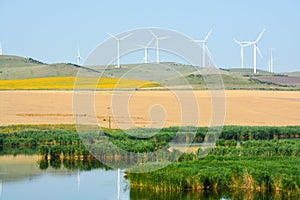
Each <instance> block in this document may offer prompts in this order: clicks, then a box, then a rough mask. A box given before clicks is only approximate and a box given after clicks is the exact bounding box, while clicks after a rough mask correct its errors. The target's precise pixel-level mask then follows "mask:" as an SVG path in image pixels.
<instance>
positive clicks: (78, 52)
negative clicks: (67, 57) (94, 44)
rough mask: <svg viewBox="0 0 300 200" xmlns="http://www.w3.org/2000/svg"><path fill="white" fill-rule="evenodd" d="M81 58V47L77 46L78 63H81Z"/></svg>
mask: <svg viewBox="0 0 300 200" xmlns="http://www.w3.org/2000/svg"><path fill="white" fill-rule="evenodd" d="M80 60H81V56H80V51H79V48H77V65H80Z"/></svg>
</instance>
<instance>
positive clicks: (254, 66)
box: [242, 29, 266, 74]
mask: <svg viewBox="0 0 300 200" xmlns="http://www.w3.org/2000/svg"><path fill="white" fill-rule="evenodd" d="M265 31H266V29H264V30H262V32H261V33H260V34H259V35H258V37H257V39H256V40H255V41H254V42H242V44H249V45H251V44H253V51H254V52H253V59H254V60H253V72H254V74H256V51H257V52H258V54H259V55H260V57H262V54H261V52H260V50H259V48H258V46H257V42H258V41H259V39H260V38H261V36H262V35H263V33H264V32H265Z"/></svg>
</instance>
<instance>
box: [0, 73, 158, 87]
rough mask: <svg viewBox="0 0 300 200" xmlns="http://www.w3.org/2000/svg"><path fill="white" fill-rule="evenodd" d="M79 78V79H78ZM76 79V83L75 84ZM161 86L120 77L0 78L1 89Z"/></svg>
mask: <svg viewBox="0 0 300 200" xmlns="http://www.w3.org/2000/svg"><path fill="white" fill-rule="evenodd" d="M76 79H77V80H76ZM75 81H76V83H77V84H76V85H75ZM158 86H161V85H160V84H159V83H156V82H149V81H144V80H136V79H120V78H100V79H98V78H81V77H73V76H66V77H47V78H32V79H17V80H0V90H27V89H33V90H36V89H59V90H62V89H73V88H76V89H93V88H97V89H113V88H147V87H158Z"/></svg>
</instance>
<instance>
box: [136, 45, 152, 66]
mask: <svg viewBox="0 0 300 200" xmlns="http://www.w3.org/2000/svg"><path fill="white" fill-rule="evenodd" d="M152 41H153V39H152V40H150V41H149V42H148V43H147V44H146V45H137V46H138V47H142V48H144V52H145V55H144V63H148V47H149V46H150V44H151V43H152Z"/></svg>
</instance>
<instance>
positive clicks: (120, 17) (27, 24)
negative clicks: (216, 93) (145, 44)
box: [0, 0, 300, 71]
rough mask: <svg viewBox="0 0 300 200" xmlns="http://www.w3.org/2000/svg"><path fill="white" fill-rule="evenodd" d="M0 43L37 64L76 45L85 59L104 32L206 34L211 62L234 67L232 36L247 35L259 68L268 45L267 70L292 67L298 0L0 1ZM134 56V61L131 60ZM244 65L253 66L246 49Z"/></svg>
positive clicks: (71, 54)
mask: <svg viewBox="0 0 300 200" xmlns="http://www.w3.org/2000/svg"><path fill="white" fill-rule="evenodd" d="M0 24H1V26H0V41H1V42H2V47H3V51H4V53H5V54H13V55H20V56H24V57H33V58H36V59H39V60H41V61H43V62H47V63H54V62H73V63H76V54H77V46H79V47H80V51H81V55H82V57H83V58H86V57H87V56H88V54H89V52H90V51H91V50H93V49H94V48H95V47H96V46H97V45H98V44H99V43H100V42H101V41H103V40H105V39H107V38H108V36H107V34H106V32H111V33H113V34H117V33H120V32H124V31H127V30H131V29H134V28H139V27H160V28H167V29H172V30H175V31H179V32H181V33H183V34H185V35H187V36H189V37H192V38H194V39H203V37H204V36H205V35H206V34H207V32H208V31H209V30H210V29H212V30H213V32H212V34H211V37H210V38H209V40H208V42H207V44H208V47H209V49H210V51H211V53H212V58H213V60H214V61H215V63H216V65H217V66H218V67H223V68H226V67H239V66H240V58H239V53H240V48H239V46H238V45H237V44H236V43H235V42H234V41H233V38H237V39H239V40H255V39H256V37H257V35H258V34H259V33H260V31H261V30H262V29H263V28H266V32H265V34H264V35H263V37H262V38H261V40H260V42H259V47H260V49H261V51H262V53H263V55H264V58H263V59H260V58H258V62H257V63H258V68H260V69H267V60H268V58H269V48H274V70H275V71H296V70H300V65H299V47H300V39H299V37H300V26H299V24H300V1H298V0H285V1H283V0H282V1H279V0H265V1H261V0H251V1H237V0H235V1H234V0H227V1H221V0H218V1H217V0H209V1H197V0H194V1H185V2H183V1H178V3H177V2H176V1H158V0H151V1H137V0H136V1H129V0H128V1H96V0H87V1H75V0H73V1H72V0H65V1H62V0H52V1H41V0H26V1H21V0H19V1H17V0H0ZM140 60H141V59H137V61H136V62H138V61H140ZM245 66H249V67H250V66H253V49H252V47H250V48H247V49H246V50H245Z"/></svg>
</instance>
